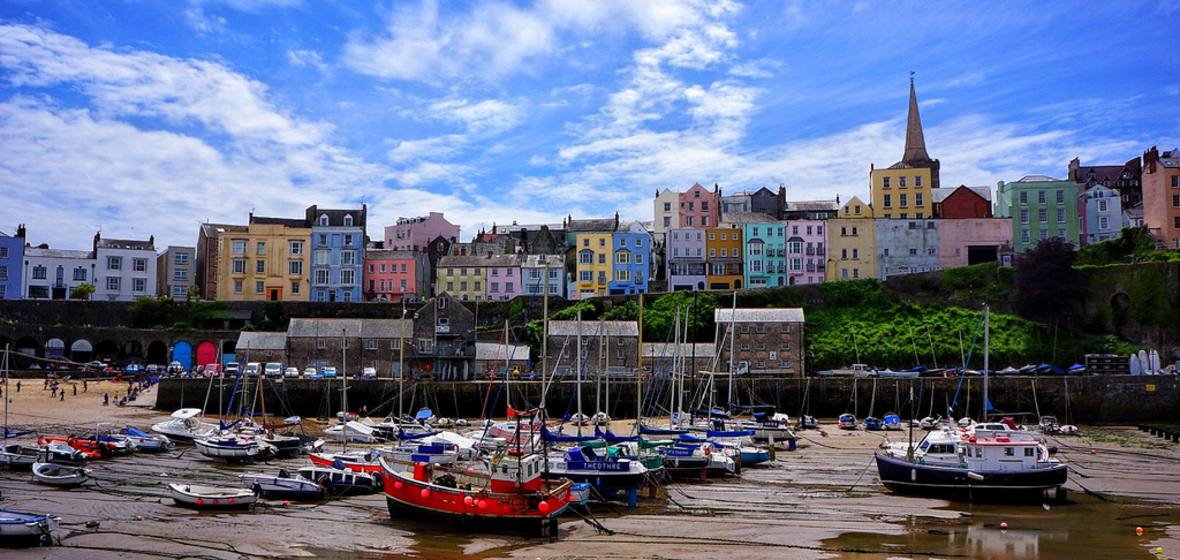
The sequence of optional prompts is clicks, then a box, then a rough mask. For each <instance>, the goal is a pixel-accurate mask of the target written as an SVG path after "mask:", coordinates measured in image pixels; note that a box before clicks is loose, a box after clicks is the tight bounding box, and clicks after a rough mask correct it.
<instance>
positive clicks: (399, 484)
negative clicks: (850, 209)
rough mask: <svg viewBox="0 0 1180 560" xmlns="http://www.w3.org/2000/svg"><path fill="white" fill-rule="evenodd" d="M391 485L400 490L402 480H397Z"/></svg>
mask: <svg viewBox="0 0 1180 560" xmlns="http://www.w3.org/2000/svg"><path fill="white" fill-rule="evenodd" d="M393 487H394V488H397V489H398V490H401V489H402V481H400V480H399V481H397V482H394V483H393Z"/></svg>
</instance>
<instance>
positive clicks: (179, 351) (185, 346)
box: [170, 340, 193, 371]
mask: <svg viewBox="0 0 1180 560" xmlns="http://www.w3.org/2000/svg"><path fill="white" fill-rule="evenodd" d="M170 361H174V362H180V367H182V368H184V370H185V371H191V370H192V369H193V346H192V345H191V344H189V343H187V342H185V341H183V340H181V341H178V342H177V343H176V344H174V345H172V360H170Z"/></svg>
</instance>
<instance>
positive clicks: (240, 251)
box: [233, 239, 246, 255]
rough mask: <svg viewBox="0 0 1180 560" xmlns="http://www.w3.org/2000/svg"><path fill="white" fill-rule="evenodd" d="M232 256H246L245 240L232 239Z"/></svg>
mask: <svg viewBox="0 0 1180 560" xmlns="http://www.w3.org/2000/svg"><path fill="white" fill-rule="evenodd" d="M233 254H235V255H245V254H246V240H245V239H234V240H233Z"/></svg>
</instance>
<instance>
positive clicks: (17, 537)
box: [0, 509, 61, 546]
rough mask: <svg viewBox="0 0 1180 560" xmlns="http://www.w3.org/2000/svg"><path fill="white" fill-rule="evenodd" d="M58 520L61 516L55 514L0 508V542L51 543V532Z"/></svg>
mask: <svg viewBox="0 0 1180 560" xmlns="http://www.w3.org/2000/svg"><path fill="white" fill-rule="evenodd" d="M60 521H61V518H60V517H58V516H56V515H42V514H39V513H25V512H20V511H12V510H8V509H0V544H2V545H5V546H22V545H29V544H46V545H48V544H53V540H54V537H53V534H54V533H55V532H56V531H57V524H58V523H59V522H60Z"/></svg>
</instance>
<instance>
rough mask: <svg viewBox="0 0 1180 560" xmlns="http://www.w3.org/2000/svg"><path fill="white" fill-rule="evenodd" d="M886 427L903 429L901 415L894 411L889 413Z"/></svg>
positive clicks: (896, 429) (894, 429) (885, 420)
mask: <svg viewBox="0 0 1180 560" xmlns="http://www.w3.org/2000/svg"><path fill="white" fill-rule="evenodd" d="M884 423H885V429H886V430H889V431H898V430H901V417H900V416H898V415H897V414H894V413H892V412H890V413H887V414H886V415H885V419H884Z"/></svg>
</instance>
